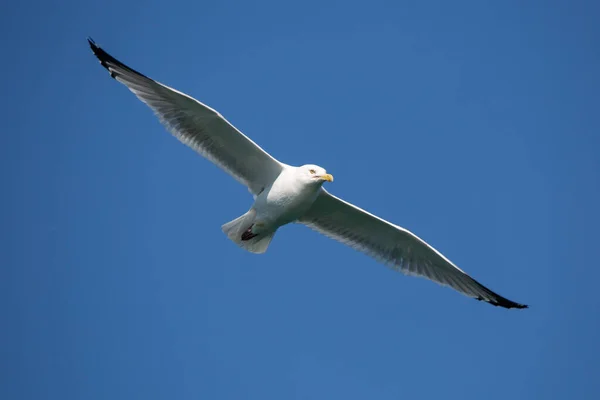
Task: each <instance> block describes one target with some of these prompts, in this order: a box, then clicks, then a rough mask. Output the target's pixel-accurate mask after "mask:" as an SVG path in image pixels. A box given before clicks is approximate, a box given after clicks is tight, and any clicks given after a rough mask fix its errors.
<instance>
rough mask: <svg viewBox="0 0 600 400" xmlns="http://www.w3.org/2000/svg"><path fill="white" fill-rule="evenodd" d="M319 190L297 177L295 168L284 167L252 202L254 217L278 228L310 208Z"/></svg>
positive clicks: (317, 187)
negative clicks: (254, 211)
mask: <svg viewBox="0 0 600 400" xmlns="http://www.w3.org/2000/svg"><path fill="white" fill-rule="evenodd" d="M319 190H321V187H320V186H316V185H307V184H306V183H305V181H303V180H301V179H298V176H297V171H296V168H294V167H290V168H286V169H285V170H284V171H282V173H281V174H280V175H279V177H278V178H277V179H276V180H275V182H273V184H272V185H271V186H270V187H267V188H265V190H264V191H263V192H262V193H261V194H260V195H258V197H257V198H256V200H255V202H254V209H255V210H256V219H257V220H259V221H261V222H263V223H265V224H267V225H270V226H271V227H272V228H278V227H279V226H281V225H285V224H287V223H290V222H293V221H295V220H297V219H298V218H300V217H301V216H302V215H304V213H305V212H306V211H307V210H308V209H309V208H310V206H311V205H312V203H313V202H314V201H315V199H316V198H317V195H318V194H319Z"/></svg>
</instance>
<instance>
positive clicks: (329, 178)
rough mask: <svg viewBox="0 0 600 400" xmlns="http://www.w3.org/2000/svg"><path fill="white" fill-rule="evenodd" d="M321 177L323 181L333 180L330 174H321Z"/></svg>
mask: <svg viewBox="0 0 600 400" xmlns="http://www.w3.org/2000/svg"><path fill="white" fill-rule="evenodd" d="M321 179H323V180H324V181H327V182H333V175H331V174H325V175H321Z"/></svg>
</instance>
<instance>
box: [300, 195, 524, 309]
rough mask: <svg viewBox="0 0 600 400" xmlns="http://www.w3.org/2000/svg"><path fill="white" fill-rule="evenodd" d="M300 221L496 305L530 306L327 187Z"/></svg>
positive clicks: (391, 264)
mask: <svg viewBox="0 0 600 400" xmlns="http://www.w3.org/2000/svg"><path fill="white" fill-rule="evenodd" d="M299 222H300V223H303V224H305V225H307V226H309V227H310V228H312V229H314V230H316V231H318V232H320V233H322V234H324V235H326V236H328V237H330V238H333V239H335V240H337V241H339V242H342V243H344V244H346V245H348V246H350V247H352V248H354V249H356V250H359V251H362V252H364V253H366V254H368V255H370V256H372V257H373V258H375V259H377V260H379V261H381V262H383V263H384V264H386V265H388V266H389V267H390V268H392V269H395V270H398V271H401V272H404V273H405V274H408V275H414V276H420V277H425V278H427V279H430V280H432V281H434V282H437V283H439V284H442V285H446V286H450V287H451V288H453V289H455V290H457V291H459V292H461V293H463V294H465V295H467V296H469V297H473V298H475V299H477V300H483V301H486V302H488V303H490V304H492V305H494V306H501V307H505V308H527V306H526V305H523V304H519V303H515V302H513V301H511V300H508V299H506V298H504V297H502V296H500V295H498V294H497V293H494V292H492V291H491V290H490V289H488V288H486V287H485V286H483V285H482V284H480V283H479V282H477V281H476V280H475V279H473V278H471V277H470V276H469V275H467V274H466V273H465V272H463V271H462V270H461V269H459V268H458V267H457V266H455V265H454V264H452V263H451V262H450V260H448V259H447V258H446V257H444V256H443V255H442V254H440V253H439V252H438V251H437V250H435V249H434V248H433V247H431V246H430V245H429V244H427V243H426V242H425V241H424V240H422V239H420V238H419V237H417V236H416V235H414V234H413V233H411V232H409V231H407V230H406V229H403V228H401V227H399V226H396V225H393V224H391V223H389V222H387V221H385V220H383V219H381V218H379V217H377V216H375V215H373V214H370V213H368V212H366V211H364V210H362V209H360V208H358V207H356V206H354V205H352V204H350V203H348V202H346V201H344V200H342V199H339V198H337V197H335V196H333V195H331V194H330V193H328V192H327V191H326V190H325V189H322V191H321V193H320V194H319V196H318V197H317V200H316V201H315V203H314V204H313V206H312V207H311V209H309V211H308V212H307V213H306V215H305V216H304V217H302V218H301V219H300V220H299Z"/></svg>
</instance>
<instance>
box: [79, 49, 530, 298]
mask: <svg viewBox="0 0 600 400" xmlns="http://www.w3.org/2000/svg"><path fill="white" fill-rule="evenodd" d="M88 41H89V44H90V47H91V48H92V51H93V52H94V54H95V55H96V57H97V58H98V59H99V60H100V63H101V64H102V66H104V67H105V68H106V69H107V70H108V71H109V72H110V74H111V76H112V77H113V78H115V79H116V80H117V81H119V82H121V83H123V84H124V85H126V86H127V87H128V88H129V90H131V91H132V92H133V93H134V94H135V95H136V96H137V97H138V98H139V99H140V100H141V101H143V102H144V103H146V104H147V105H148V106H149V107H150V108H151V109H152V110H153V111H154V113H155V114H156V115H157V116H158V118H159V119H160V121H161V122H162V123H163V125H165V127H166V128H167V129H168V130H169V131H170V132H171V133H172V134H173V135H174V136H175V137H177V138H178V139H179V140H180V141H182V142H183V143H185V144H186V145H188V146H190V147H191V148H193V149H194V150H196V151H197V152H198V153H200V154H201V155H203V156H204V157H206V158H207V159H209V160H210V161H212V162H213V163H215V164H216V165H218V166H219V167H221V168H222V169H224V170H225V171H226V172H228V173H229V174H230V175H231V176H232V177H234V178H235V179H236V180H238V181H239V182H240V183H242V184H244V185H246V186H247V187H248V190H249V191H250V192H251V193H252V194H253V196H254V204H253V205H252V207H251V208H250V209H249V210H248V211H247V212H246V213H245V214H243V215H241V216H239V217H238V218H236V219H234V220H232V221H230V222H228V223H226V224H224V225H223V226H222V230H223V232H224V233H225V234H226V235H227V237H228V238H229V239H231V240H232V241H233V242H234V243H236V244H237V245H238V246H240V247H242V248H244V249H246V250H248V251H250V252H252V253H264V252H265V251H266V250H267V248H268V246H269V244H270V242H271V239H272V238H273V235H274V234H275V232H276V231H277V229H278V228H279V227H281V226H283V225H285V224H288V223H291V222H298V223H301V224H304V225H306V226H308V227H310V228H312V229H314V230H316V231H318V232H321V233H323V234H324V235H326V236H328V237H331V238H333V239H335V240H338V241H340V242H342V243H344V244H347V245H348V246H350V247H352V248H354V249H356V250H359V251H361V252H364V253H366V254H368V255H370V256H372V257H373V258H375V259H377V260H379V261H381V262H383V263H384V264H386V265H388V266H389V267H390V268H392V269H395V270H399V271H401V272H403V273H405V274H409V275H416V276H421V277H425V278H428V279H430V280H432V281H435V282H437V283H439V284H442V285H446V286H450V287H452V288H453V289H455V290H457V291H459V292H461V293H463V294H465V295H467V296H470V297H473V298H475V299H477V300H483V301H486V302H488V303H490V304H492V305H494V306H501V307H505V308H526V307H527V306H526V305H523V304H519V303H515V302H513V301H511V300H508V299H506V298H504V297H502V296H500V295H498V294H497V293H494V292H492V291H491V290H490V289H488V288H486V287H485V286H483V285H481V284H480V283H479V282H477V281H475V280H474V279H473V278H471V277H470V276H469V275H467V274H466V273H465V272H463V271H462V270H461V269H459V268H458V267H456V266H455V265H454V264H452V263H451V262H450V261H449V260H448V259H447V258H446V257H444V256H443V255H442V254H441V253H439V252H438V251H437V250H435V249H434V248H433V247H431V246H430V245H429V244H427V243H426V242H425V241H423V240H422V239H420V238H419V237H417V236H416V235H414V234H413V233H411V232H409V231H407V230H406V229H404V228H401V227H399V226H397V225H394V224H392V223H390V222H388V221H385V220H383V219H381V218H379V217H377V216H375V215H373V214H370V213H368V212H367V211H365V210H362V209H360V208H358V207H356V206H354V205H352V204H350V203H348V202H346V201H344V200H342V199H339V198H337V197H335V196H333V195H332V194H330V193H329V192H328V191H327V190H325V189H324V188H323V187H322V185H323V183H324V182H332V181H333V177H332V176H331V175H330V174H328V173H327V172H326V171H325V170H324V169H323V168H321V167H319V166H316V165H303V166H301V167H294V166H290V165H287V164H284V163H282V162H279V161H278V160H276V159H275V158H274V157H272V156H271V155H270V154H268V153H267V152H265V151H264V150H263V149H262V148H260V147H259V146H258V145H257V144H256V143H254V142H253V141H252V140H250V139H249V138H248V137H247V136H245V135H244V134H243V133H242V132H240V131H239V130H237V129H236V128H235V127H234V126H233V125H231V124H230V123H229V122H228V121H227V120H226V119H225V118H223V116H222V115H220V114H219V113H218V112H217V111H215V110H213V109H212V108H210V107H208V106H206V105H205V104H202V103H200V102H199V101H197V100H195V99H193V98H192V97H190V96H188V95H186V94H183V93H181V92H179V91H177V90H175V89H172V88H169V87H167V86H165V85H163V84H161V83H159V82H157V81H154V80H152V79H150V78H148V77H147V76H145V75H142V74H141V73H139V72H137V71H135V70H133V69H131V68H129V67H128V66H126V65H125V64H123V63H121V62H120V61H118V60H117V59H115V58H114V57H112V56H111V55H110V54H108V53H107V52H105V51H104V50H102V49H101V48H100V47H99V46H97V45H96V44H95V43H94V42H93V41H92V40H91V39H89V40H88Z"/></svg>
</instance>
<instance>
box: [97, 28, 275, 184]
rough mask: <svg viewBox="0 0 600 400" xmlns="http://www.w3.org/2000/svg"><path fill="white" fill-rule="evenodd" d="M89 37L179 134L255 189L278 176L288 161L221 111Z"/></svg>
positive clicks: (103, 59)
mask: <svg viewBox="0 0 600 400" xmlns="http://www.w3.org/2000/svg"><path fill="white" fill-rule="evenodd" d="M88 41H89V43H90V47H91V48H92V51H93V52H94V54H95V55H96V57H98V59H99V60H100V63H101V64H102V66H104V67H105V68H106V69H107V70H108V71H109V72H110V75H111V76H112V77H113V78H115V79H116V80H117V81H119V82H121V83H122V84H124V85H125V86H127V87H128V88H129V90H131V91H132V92H133V93H134V94H135V95H136V96H137V97H138V98H139V99H140V100H141V101H143V102H144V103H146V104H147V105H148V106H149V107H150V108H151V109H152V110H153V111H154V113H155V114H156V115H157V116H158V118H159V119H160V121H161V123H162V124H163V125H164V126H165V127H166V128H167V129H168V130H169V131H170V132H171V133H172V134H173V135H174V136H175V137H177V138H178V139H179V140H180V141H181V142H183V143H185V144H186V145H188V146H189V147H191V148H193V149H194V150H196V151H197V152H198V153H200V154H201V155H203V156H204V157H206V158H207V159H209V160H210V161H212V162H213V163H214V164H216V165H218V166H219V167H221V168H222V169H224V170H225V171H227V172H228V173H229V174H230V175H231V176H233V177H234V178H235V179H236V180H238V181H239V182H240V183H242V184H244V185H246V186H247V187H248V189H249V191H250V192H251V193H252V194H254V195H257V194H258V193H259V192H260V191H261V190H262V189H263V188H264V187H266V186H268V185H270V184H271V183H272V182H273V181H274V180H275V179H276V178H277V176H278V175H279V173H280V172H281V170H282V168H283V164H281V163H280V162H279V161H277V160H276V159H275V158H273V157H272V156H271V155H269V154H268V153H267V152H265V151H264V150H263V149H261V148H260V147H259V146H258V145H257V144H256V143H254V142H253V141H252V140H250V139H249V138H248V137H247V136H245V135H244V134H243V133H242V132H240V131H239V130H237V129H236V128H235V127H234V126H233V125H232V124H230V123H229V122H228V121H227V120H226V119H225V118H223V116H221V115H220V114H219V113H218V112H217V111H215V110H213V109H212V108H210V107H208V106H206V105H204V104H202V103H201V102H199V101H198V100H196V99H194V98H192V97H190V96H188V95H186V94H184V93H181V92H178V91H177V90H175V89H172V88H170V87H167V86H165V85H163V84H161V83H159V82H156V81H154V80H152V79H150V78H148V77H147V76H144V75H142V74H140V73H139V72H137V71H135V70H133V69H131V68H129V67H128V66H126V65H125V64H123V63H122V62H120V61H119V60H117V59H115V58H114V57H112V56H111V55H110V54H108V53H107V52H106V51H104V50H103V49H101V48H100V47H99V46H97V45H96V44H95V43H94V41H92V40H91V39H88Z"/></svg>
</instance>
